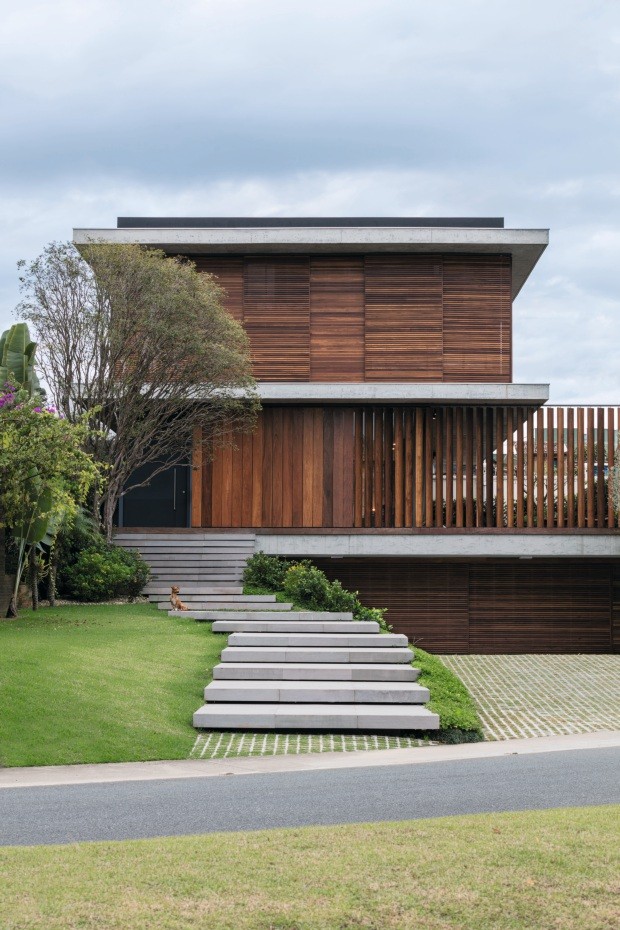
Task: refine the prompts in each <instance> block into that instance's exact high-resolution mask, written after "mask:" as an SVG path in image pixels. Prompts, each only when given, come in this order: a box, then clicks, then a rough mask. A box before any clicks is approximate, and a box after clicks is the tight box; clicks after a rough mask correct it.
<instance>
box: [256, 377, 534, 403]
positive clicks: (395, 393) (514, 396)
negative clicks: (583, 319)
mask: <svg viewBox="0 0 620 930" xmlns="http://www.w3.org/2000/svg"><path fill="white" fill-rule="evenodd" d="M256 390H257V393H258V396H259V397H260V399H261V401H262V403H306V402H308V403H322V404H356V403H357V404H369V403H370V404H375V403H380V404H417V403H422V404H428V403H433V404H508V405H510V404H533V405H536V406H539V405H541V404H544V403H546V402H547V401H548V400H549V385H548V384H496V383H483V384H479V383H442V382H436V383H433V382H429V383H420V384H415V383H414V384H401V383H397V382H394V383H391V382H386V383H376V382H365V383H348V382H342V383H328V382H318V381H313V382H308V383H306V382H272V381H259V382H258V383H257V385H256Z"/></svg>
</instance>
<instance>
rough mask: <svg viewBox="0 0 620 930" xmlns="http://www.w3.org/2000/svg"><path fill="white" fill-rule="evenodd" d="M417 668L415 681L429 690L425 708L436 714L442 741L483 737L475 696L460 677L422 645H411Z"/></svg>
mask: <svg viewBox="0 0 620 930" xmlns="http://www.w3.org/2000/svg"><path fill="white" fill-rule="evenodd" d="M413 664H414V665H415V667H416V668H419V669H420V677H419V678H418V684H421V685H424V686H425V687H427V688H428V689H429V691H430V693H431V699H430V701H429V703H428V705H427V707H428V709H429V710H431V711H433V712H434V713H435V714H439V721H440V727H441V729H440V731H439V733H438V734H437V735H438V738H439V739H440V740H442V742H444V743H468V742H477V741H478V740H482V739H484V735H483V732H482V724H481V722H480V718H479V716H478V712H477V710H476V705H475V704H474V700H473V698H472V696H471V694H470V693H469V691H468V690H467V688H466V687H465V685H464V684H463V682H462V681H461V679H460V678H457V676H456V675H455V674H454V672H451V671H450V669H449V668H447V667H446V666H445V665H444V664H443V662H442V661H441V659H438V658H437V656H433V655H431V654H430V653H428V652H424V650H423V649H418V647H417V646H416V647H415V649H414V662H413Z"/></svg>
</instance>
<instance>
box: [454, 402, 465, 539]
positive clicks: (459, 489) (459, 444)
mask: <svg viewBox="0 0 620 930" xmlns="http://www.w3.org/2000/svg"><path fill="white" fill-rule="evenodd" d="M463 413H464V410H463V407H455V409H454V419H455V423H456V437H455V441H456V459H455V463H454V464H455V482H456V525H457V527H459V528H460V527H462V526H463Z"/></svg>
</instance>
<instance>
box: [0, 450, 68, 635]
mask: <svg viewBox="0 0 620 930" xmlns="http://www.w3.org/2000/svg"><path fill="white" fill-rule="evenodd" d="M28 484H29V493H28V498H29V499H30V500H31V501H32V502H33V503H32V506H31V508H30V512H29V513H28V514H26V516H25V517H24V520H23V521H22V523H20V524H19V526H16V527H14V528H13V536H14V538H15V540H16V542H17V544H18V548H17V570H16V572H15V582H14V585H13V594H12V596H11V601H10V603H9V608H8V611H7V617H16V616H17V595H18V592H19V586H20V584H21V580H22V576H23V574H24V569H25V567H26V565H27V563H28V557H29V555H30V553H31V552H33V551H35V550H36V549H37V548H40V547H41V546H42V545H43V544H48V545H49V544H51V542H52V541H53V539H54V537H55V535H56V532H57V529H58V522H59V521H58V517H57V515H56V514H54V513H53V512H52V508H53V506H54V495H53V493H52V489H51V488H49V487H45V486H43V485H42V483H41V479H40V478H39V475H38V473H37V470H36V468H34V467H33V469H32V471H31V473H30V476H29V478H28ZM35 583H36V582H35Z"/></svg>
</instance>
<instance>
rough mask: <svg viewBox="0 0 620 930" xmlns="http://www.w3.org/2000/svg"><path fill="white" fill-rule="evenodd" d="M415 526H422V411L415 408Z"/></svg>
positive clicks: (420, 408)
mask: <svg viewBox="0 0 620 930" xmlns="http://www.w3.org/2000/svg"><path fill="white" fill-rule="evenodd" d="M414 453H415V505H414V523H415V526H423V525H424V410H423V408H422V407H416V408H415V443H414Z"/></svg>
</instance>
